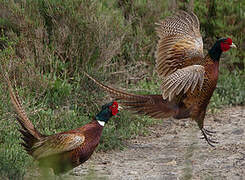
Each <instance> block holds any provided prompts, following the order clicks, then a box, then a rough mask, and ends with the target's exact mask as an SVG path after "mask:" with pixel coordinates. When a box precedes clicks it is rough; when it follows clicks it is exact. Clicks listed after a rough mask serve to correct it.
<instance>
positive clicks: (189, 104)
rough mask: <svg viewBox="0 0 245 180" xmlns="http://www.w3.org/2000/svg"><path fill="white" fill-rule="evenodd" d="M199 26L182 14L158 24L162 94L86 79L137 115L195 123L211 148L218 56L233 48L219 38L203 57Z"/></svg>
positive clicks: (192, 19) (230, 42)
mask: <svg viewBox="0 0 245 180" xmlns="http://www.w3.org/2000/svg"><path fill="white" fill-rule="evenodd" d="M199 26H200V25H199V20H198V18H197V16H196V15H195V14H194V13H193V12H191V13H187V12H185V11H180V12H178V13H176V14H175V15H174V16H172V17H167V18H166V19H165V20H163V21H162V22H160V23H157V28H156V32H157V35H158V37H159V41H158V45H157V50H156V70H157V72H158V75H159V77H160V79H161V83H162V85H161V89H162V94H161V95H137V94H131V93H127V92H124V91H121V90H117V89H115V88H112V87H109V86H106V85H104V84H102V83H101V82H99V81H97V80H95V79H94V78H92V77H91V76H89V75H88V74H87V76H88V77H90V78H91V79H92V80H93V81H94V82H95V83H97V84H98V85H99V86H100V87H101V88H103V89H104V90H106V91H107V92H109V93H110V94H111V96H112V97H114V98H116V99H117V100H120V101H119V102H118V103H119V104H121V105H123V106H126V107H128V108H129V109H130V110H133V111H136V112H137V113H140V114H145V115H148V116H151V117H153V118H166V117H174V118H176V119H182V118H188V117H190V118H191V119H193V120H195V121H196V122H197V124H198V126H199V128H200V130H201V132H202V134H203V138H204V139H205V140H206V141H207V142H208V144H209V145H211V146H214V145H213V143H217V142H216V141H214V140H212V139H210V137H208V136H210V135H212V133H214V132H213V131H209V130H206V129H205V128H204V118H205V114H206V109H207V105H208V104H209V101H210V98H211V96H212V94H213V92H214V90H215V88H216V84H217V80H218V74H219V60H220V56H221V54H222V52H225V51H228V50H229V49H230V48H236V46H235V44H234V43H232V40H231V38H221V39H219V40H217V41H216V43H215V44H214V45H213V47H212V48H211V49H210V50H209V51H208V53H207V55H206V56H204V55H203V41H202V37H201V34H200V30H199ZM85 74H86V73H85Z"/></svg>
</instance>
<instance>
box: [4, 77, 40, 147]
mask: <svg viewBox="0 0 245 180" xmlns="http://www.w3.org/2000/svg"><path fill="white" fill-rule="evenodd" d="M5 79H6V81H7V84H8V88H9V94H10V98H11V102H12V104H13V106H14V108H15V111H16V113H17V118H16V119H17V121H18V122H19V124H20V125H21V127H22V129H20V130H19V131H20V132H21V134H22V135H23V137H22V139H23V140H24V143H22V145H23V146H24V147H25V148H26V150H27V151H29V150H30V149H31V147H32V145H33V143H34V142H36V141H38V140H39V139H40V138H41V137H42V136H43V135H41V134H40V133H39V132H38V131H37V130H36V128H35V127H34V126H33V124H32V122H31V121H30V120H29V118H28V117H27V115H26V113H25V111H24V109H23V107H22V105H21V103H20V99H19V96H18V93H17V92H16V93H14V90H13V88H12V85H11V82H10V80H9V78H8V76H5Z"/></svg>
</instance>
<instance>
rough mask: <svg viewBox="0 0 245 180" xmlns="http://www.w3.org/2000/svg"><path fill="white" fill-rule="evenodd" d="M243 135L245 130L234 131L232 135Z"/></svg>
mask: <svg viewBox="0 0 245 180" xmlns="http://www.w3.org/2000/svg"><path fill="white" fill-rule="evenodd" d="M243 133H244V130H243V129H236V130H234V131H232V134H235V135H241V134H243Z"/></svg>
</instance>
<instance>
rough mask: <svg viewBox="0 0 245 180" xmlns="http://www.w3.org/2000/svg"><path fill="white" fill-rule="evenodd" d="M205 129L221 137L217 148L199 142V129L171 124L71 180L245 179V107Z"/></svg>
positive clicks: (98, 158)
mask: <svg viewBox="0 0 245 180" xmlns="http://www.w3.org/2000/svg"><path fill="white" fill-rule="evenodd" d="M205 127H207V129H210V130H215V131H217V134H216V136H215V138H216V139H217V140H218V141H219V144H217V146H216V147H215V148H212V147H210V146H209V145H208V144H207V143H206V142H205V141H204V140H201V139H199V138H200V137H201V134H200V132H199V130H198V128H197V125H196V123H194V122H190V120H189V119H186V120H181V121H180V120H179V121H178V120H172V119H168V120H167V119H166V120H164V121H163V124H161V125H158V126H155V127H151V128H150V132H151V133H150V134H151V135H150V136H148V137H138V138H136V139H134V140H131V141H129V142H127V144H128V145H127V148H125V149H124V150H123V151H119V150H116V151H110V152H107V153H97V154H95V155H94V156H93V157H92V159H91V160H89V161H88V162H87V163H85V164H84V165H83V166H80V167H78V168H76V169H74V171H73V172H71V173H70V175H69V176H66V178H67V179H70V178H72V179H81V178H82V179H111V180H112V179H113V180H114V179H118V180H129V179H139V180H141V179H153V180H154V179H156V180H158V179H159V180H160V179H164V180H165V179H166V180H175V179H181V180H182V179H183V180H187V179H205V180H206V179H214V180H219V179H220V180H224V179H227V180H243V179H245V132H244V131H245V107H232V108H228V109H224V110H222V111H221V112H219V113H218V114H215V115H207V117H206V119H205ZM66 178H65V179H66Z"/></svg>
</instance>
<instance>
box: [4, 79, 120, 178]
mask: <svg viewBox="0 0 245 180" xmlns="http://www.w3.org/2000/svg"><path fill="white" fill-rule="evenodd" d="M7 82H8V86H9V92H10V97H11V101H12V104H13V106H14V108H15V111H16V113H17V120H18V122H19V124H20V125H21V126H22V129H20V130H19V131H20V132H21V134H22V139H23V143H22V145H23V146H24V148H25V150H26V151H27V153H28V154H29V155H31V156H32V157H33V158H34V159H35V160H37V161H38V162H39V165H40V167H42V168H44V169H48V168H52V169H53V171H54V173H55V174H57V175H59V174H61V173H65V172H67V171H69V170H71V169H73V168H74V167H76V166H78V165H80V164H82V163H84V162H85V161H87V160H88V159H89V157H90V156H91V155H92V154H93V152H94V150H95V148H96V147H97V146H98V144H99V141H100V137H101V134H102V130H103V128H104V125H105V123H107V122H108V120H109V119H110V118H111V117H112V116H114V115H116V114H117V113H118V104H117V102H116V101H114V102H110V103H108V104H105V105H103V106H102V110H101V111H100V112H99V113H98V114H97V115H96V116H95V117H94V118H93V120H92V121H91V122H90V123H88V124H86V125H84V126H82V127H79V128H76V129H73V130H69V131H65V132H61V133H57V134H53V135H49V136H47V135H44V134H41V133H40V132H39V131H38V130H37V129H36V128H35V127H34V125H33V124H32V123H31V121H30V120H29V118H28V117H27V115H26V113H25V111H24V109H23V107H22V105H21V103H20V100H19V96H18V94H17V93H14V91H13V88H12V86H11V83H10V81H9V80H8V78H7Z"/></svg>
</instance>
